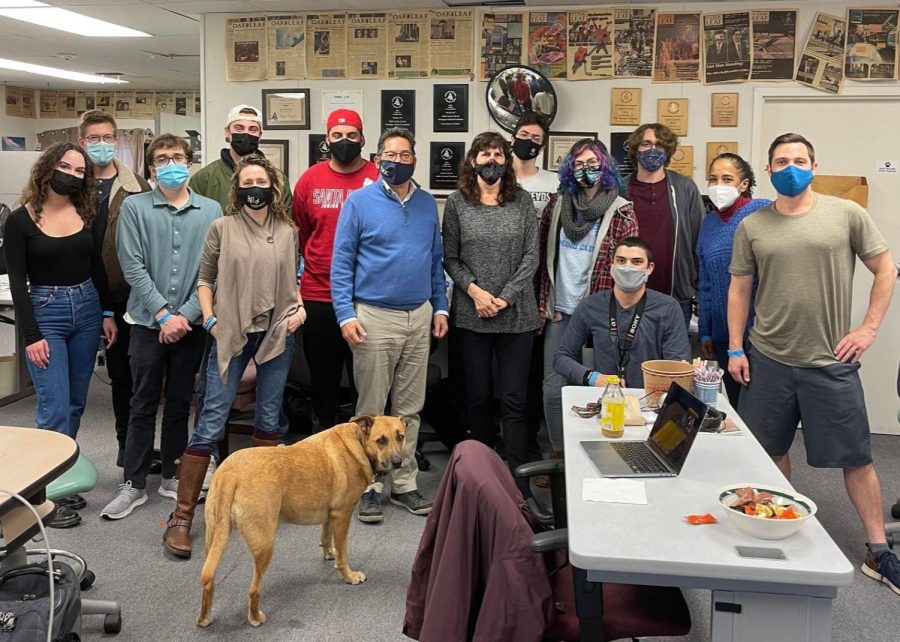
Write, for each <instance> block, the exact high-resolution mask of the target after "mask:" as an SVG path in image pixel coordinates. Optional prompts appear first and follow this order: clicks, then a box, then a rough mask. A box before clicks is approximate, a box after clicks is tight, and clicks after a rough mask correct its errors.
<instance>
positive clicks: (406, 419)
mask: <svg viewBox="0 0 900 642" xmlns="http://www.w3.org/2000/svg"><path fill="white" fill-rule="evenodd" d="M397 419H399V420H400V423H402V424H403V429H404V430H408V429H409V424H410V423H412V418H411V417H407V416H405V415H404V416H402V417H397Z"/></svg>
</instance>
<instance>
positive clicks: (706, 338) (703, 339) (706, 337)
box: [700, 336, 712, 343]
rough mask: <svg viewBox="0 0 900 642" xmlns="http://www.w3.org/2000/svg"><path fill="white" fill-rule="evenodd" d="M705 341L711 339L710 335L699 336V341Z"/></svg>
mask: <svg viewBox="0 0 900 642" xmlns="http://www.w3.org/2000/svg"><path fill="white" fill-rule="evenodd" d="M707 341H712V337H710V336H702V337H700V343H706V342H707Z"/></svg>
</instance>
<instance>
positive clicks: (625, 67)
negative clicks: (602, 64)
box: [613, 9, 656, 78]
mask: <svg viewBox="0 0 900 642" xmlns="http://www.w3.org/2000/svg"><path fill="white" fill-rule="evenodd" d="M613 17H614V19H615V23H614V29H613V33H614V34H615V53H614V54H613V67H614V69H615V75H616V77H617V78H649V77H650V74H651V72H652V71H653V32H654V26H655V18H656V9H614V10H613Z"/></svg>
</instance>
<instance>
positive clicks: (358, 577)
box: [344, 571, 366, 584]
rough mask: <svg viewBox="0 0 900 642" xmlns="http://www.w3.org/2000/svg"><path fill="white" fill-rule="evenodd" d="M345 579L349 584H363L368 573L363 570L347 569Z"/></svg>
mask: <svg viewBox="0 0 900 642" xmlns="http://www.w3.org/2000/svg"><path fill="white" fill-rule="evenodd" d="M344 581H345V582H347V584H362V583H363V582H365V581H366V574H365V573H363V572H362V571H347V573H346V575H344Z"/></svg>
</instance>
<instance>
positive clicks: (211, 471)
mask: <svg viewBox="0 0 900 642" xmlns="http://www.w3.org/2000/svg"><path fill="white" fill-rule="evenodd" d="M216 468H217V466H216V457H215V455H213V456H211V457H210V458H209V465H208V466H207V467H206V474H205V475H204V476H203V486H201V489H202V490H203V492H202V493H200V494H201V495H206V491H208V490H209V485H210V484H212V478H213V475H215V474H216Z"/></svg>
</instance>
